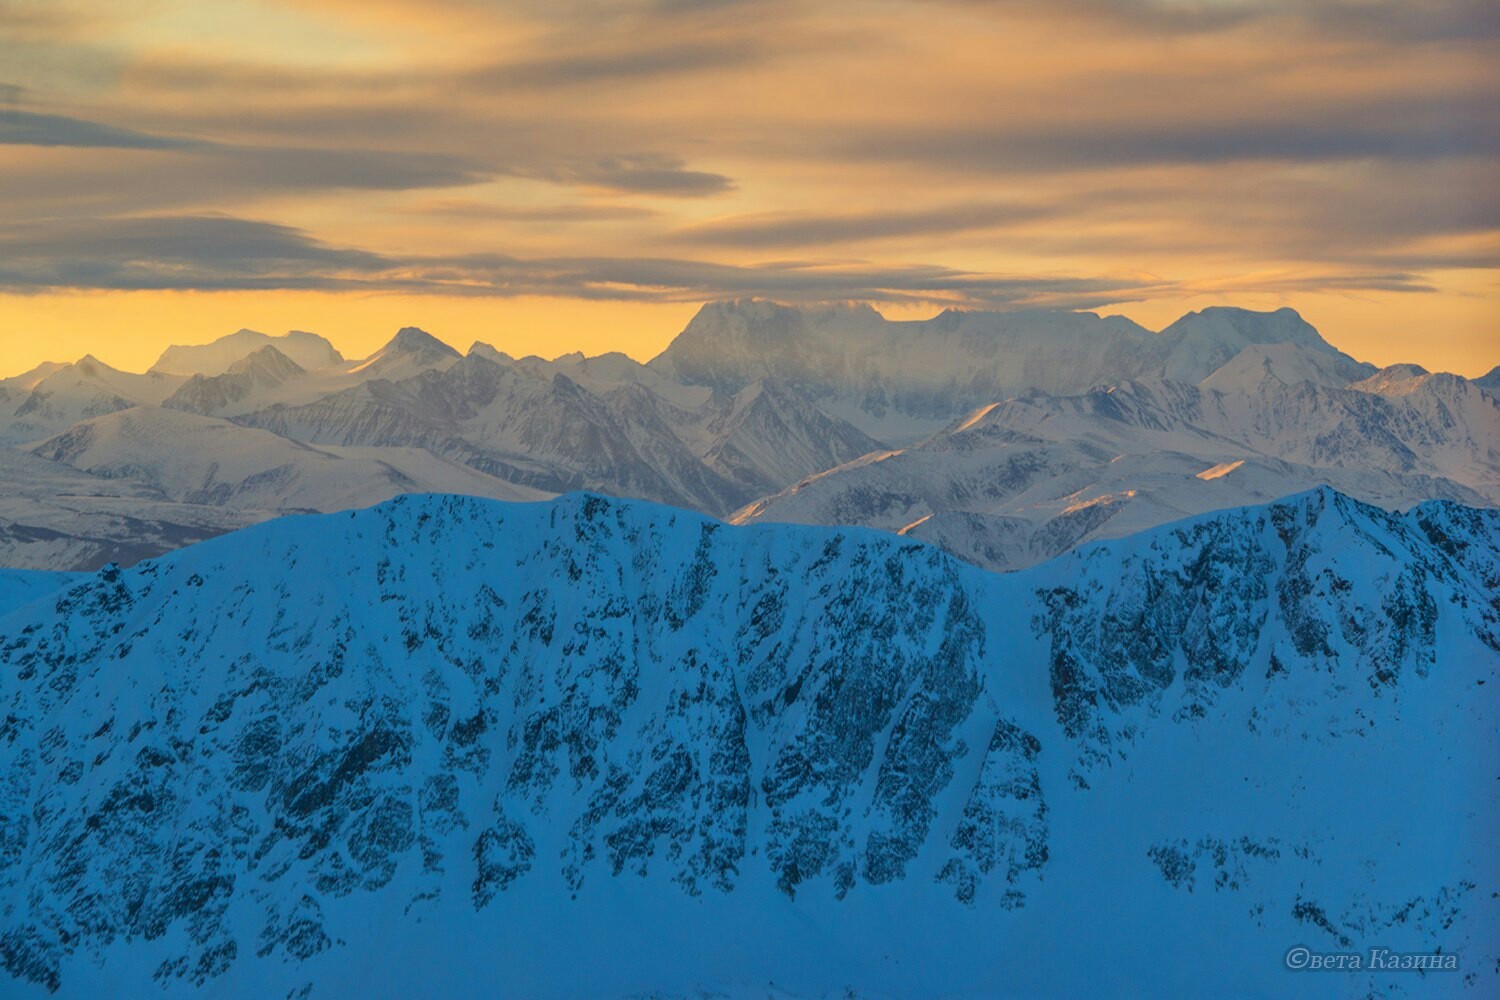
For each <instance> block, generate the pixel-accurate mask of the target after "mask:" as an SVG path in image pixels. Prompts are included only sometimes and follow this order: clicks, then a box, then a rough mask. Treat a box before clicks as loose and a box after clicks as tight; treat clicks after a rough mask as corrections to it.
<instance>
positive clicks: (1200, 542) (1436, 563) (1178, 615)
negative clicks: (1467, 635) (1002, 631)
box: [1034, 488, 1500, 784]
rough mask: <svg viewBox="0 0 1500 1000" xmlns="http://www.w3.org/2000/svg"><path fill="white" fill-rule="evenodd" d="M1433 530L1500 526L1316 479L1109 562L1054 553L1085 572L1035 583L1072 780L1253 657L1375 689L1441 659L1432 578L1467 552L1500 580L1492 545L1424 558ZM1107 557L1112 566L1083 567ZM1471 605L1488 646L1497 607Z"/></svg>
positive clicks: (1089, 551) (1171, 531)
mask: <svg viewBox="0 0 1500 1000" xmlns="http://www.w3.org/2000/svg"><path fill="white" fill-rule="evenodd" d="M1455 521H1457V522H1458V523H1457V524H1455ZM1444 525H1452V526H1453V527H1454V529H1455V530H1454V535H1455V537H1456V538H1457V539H1476V538H1481V537H1484V536H1485V535H1486V534H1487V533H1488V534H1489V535H1490V536H1491V537H1493V535H1494V532H1495V530H1496V528H1497V527H1500V524H1497V523H1496V518H1495V513H1494V512H1493V511H1473V510H1470V509H1468V508H1463V507H1458V506H1457V505H1454V504H1445V503H1433V504H1428V505H1424V507H1422V508H1419V509H1418V510H1417V511H1414V512H1413V513H1412V514H1411V515H1409V516H1407V517H1400V516H1397V515H1393V514H1388V513H1386V512H1384V511H1380V510H1378V509H1376V508H1372V507H1367V506H1365V505H1363V504H1357V503H1356V502H1354V501H1352V500H1349V499H1348V498H1347V497H1344V496H1342V495H1340V494H1338V493H1335V492H1334V491H1332V490H1329V489H1326V488H1324V489H1320V490H1316V491H1313V492H1312V493H1308V494H1304V495H1302V496H1301V497H1297V498H1292V499H1291V500H1289V501H1286V502H1283V503H1280V504H1273V505H1271V506H1269V507H1264V508H1251V509H1248V510H1246V511H1234V512H1229V513H1226V514H1224V515H1221V516H1217V517H1210V518H1201V519H1198V520H1197V521H1195V522H1191V523H1190V524H1189V525H1188V526H1185V527H1181V528H1168V529H1163V531H1162V532H1161V533H1160V537H1161V538H1162V539H1170V540H1171V542H1172V543H1173V544H1170V545H1168V544H1161V543H1156V544H1153V545H1152V546H1151V547H1150V550H1149V551H1139V552H1137V553H1134V554H1131V555H1129V556H1127V557H1126V558H1125V559H1124V560H1123V561H1119V562H1118V563H1116V562H1115V561H1114V558H1113V556H1111V555H1106V553H1107V552H1109V549H1108V548H1107V547H1105V546H1093V547H1089V548H1086V549H1085V550H1083V551H1082V552H1081V553H1080V554H1079V555H1078V556H1076V557H1070V559H1068V560H1063V563H1065V564H1066V563H1068V562H1076V563H1077V564H1078V565H1079V566H1080V571H1081V572H1080V575H1081V576H1082V578H1083V579H1082V582H1080V583H1078V584H1076V585H1069V586H1058V587H1054V588H1050V589H1048V590H1044V591H1040V592H1038V595H1037V596H1038V598H1039V600H1040V602H1041V604H1042V605H1043V607H1044V608H1045V610H1044V611H1043V612H1041V613H1040V614H1038V615H1037V616H1036V618H1035V620H1034V627H1035V629H1036V630H1037V633H1038V634H1039V635H1042V636H1045V637H1046V638H1047V640H1048V643H1049V646H1050V654H1049V655H1050V678H1051V684H1052V695H1053V704H1054V708H1055V711H1056V715H1057V719H1058V721H1059V723H1061V725H1062V727H1063V730H1064V732H1065V733H1067V735H1068V736H1069V737H1071V738H1073V739H1075V740H1077V741H1078V747H1079V751H1078V760H1079V768H1078V769H1077V770H1075V772H1074V774H1073V778H1074V780H1075V781H1077V782H1082V783H1085V784H1086V777H1085V775H1086V773H1087V771H1088V769H1089V768H1090V767H1093V766H1097V765H1099V764H1101V763H1107V761H1108V759H1109V757H1110V756H1111V755H1112V754H1113V753H1121V754H1123V747H1124V745H1125V744H1128V743H1129V742H1130V740H1131V738H1132V734H1133V732H1134V731H1135V730H1136V729H1137V727H1139V726H1140V725H1142V724H1143V720H1147V719H1150V718H1152V717H1154V716H1155V715H1157V714H1158V712H1159V711H1160V710H1161V708H1162V706H1163V705H1164V704H1165V701H1164V693H1165V692H1167V691H1168V690H1169V689H1170V690H1172V691H1173V692H1174V697H1175V698H1176V699H1177V701H1179V702H1180V707H1178V708H1177V709H1176V711H1175V715H1176V717H1179V718H1181V717H1202V716H1203V715H1204V714H1205V713H1206V712H1207V710H1208V709H1209V708H1210V707H1211V706H1213V705H1214V704H1215V703H1216V702H1217V700H1218V698H1219V692H1222V691H1223V690H1225V689H1227V688H1229V687H1231V686H1232V685H1234V684H1235V683H1236V682H1237V681H1238V680H1239V679H1240V677H1241V675H1242V673H1243V671H1244V670H1245V669H1246V667H1247V666H1248V665H1249V664H1251V663H1252V662H1256V661H1257V659H1258V657H1259V656H1260V655H1261V654H1264V657H1263V658H1265V659H1267V662H1268V663H1269V668H1268V669H1267V671H1266V673H1267V676H1268V677H1271V676H1274V675H1275V674H1278V673H1286V672H1287V671H1289V670H1300V671H1319V670H1329V669H1333V668H1336V667H1339V666H1343V668H1344V669H1346V670H1354V671H1358V672H1359V673H1360V674H1361V675H1362V676H1363V679H1364V681H1365V682H1366V683H1367V684H1368V685H1369V686H1370V687H1371V688H1374V689H1380V688H1385V687H1390V686H1393V685H1395V684H1396V683H1397V682H1398V681H1399V679H1400V677H1401V674H1402V672H1403V671H1408V670H1409V671H1412V672H1413V673H1415V674H1416V675H1417V676H1419V677H1421V676H1426V674H1427V672H1428V671H1429V670H1430V669H1431V667H1432V665H1433V664H1434V662H1435V660H1436V656H1437V631H1436V624H1437V618H1438V608H1437V604H1436V601H1435V600H1434V597H1433V594H1432V591H1433V589H1434V584H1435V583H1438V582H1441V583H1443V584H1445V585H1452V586H1455V587H1457V588H1458V589H1460V590H1463V589H1465V586H1466V580H1468V579H1472V574H1473V568H1474V567H1467V566H1465V565H1464V564H1463V563H1462V561H1461V560H1462V557H1463V555H1464V554H1465V553H1466V552H1470V550H1472V551H1471V552H1470V558H1471V560H1472V561H1474V562H1475V564H1476V566H1477V567H1478V568H1479V569H1480V571H1481V575H1483V574H1484V573H1489V574H1490V576H1489V579H1491V580H1493V579H1496V578H1497V577H1500V573H1497V572H1496V570H1495V568H1494V555H1493V552H1494V546H1493V545H1490V546H1488V547H1486V546H1485V545H1484V544H1483V543H1480V544H1474V543H1473V542H1470V541H1462V542H1460V541H1454V540H1451V539H1450V545H1449V549H1450V551H1449V552H1446V553H1445V552H1443V551H1442V550H1441V548H1440V549H1439V550H1438V551H1436V552H1434V551H1433V544H1432V543H1433V542H1434V541H1435V540H1438V539H1447V538H1448V536H1447V535H1446V534H1445V533H1444ZM1350 535H1353V536H1355V539H1356V540H1357V543H1358V544H1359V546H1360V547H1361V548H1363V549H1365V550H1366V551H1367V552H1368V553H1370V554H1371V555H1373V557H1374V560H1375V561H1374V562H1373V563H1372V564H1370V565H1369V567H1368V568H1369V570H1370V575H1368V576H1366V575H1364V574H1361V573H1359V572H1358V570H1360V569H1361V568H1363V567H1362V565H1361V564H1360V563H1359V562H1357V561H1356V562H1354V563H1352V564H1350V565H1349V566H1341V565H1340V564H1339V563H1338V562H1337V561H1336V560H1333V559H1330V555H1331V554H1332V553H1333V552H1336V551H1337V550H1338V548H1339V547H1341V546H1348V545H1349V544H1350V539H1349V536H1350ZM1106 559H1109V560H1110V561H1111V570H1112V573H1113V575H1106V574H1105V573H1102V572H1097V571H1091V569H1092V567H1093V565H1094V564H1096V563H1103V562H1104V561H1105V560H1106ZM1351 569H1352V570H1354V571H1355V572H1351ZM1377 569H1378V571H1379V573H1380V576H1379V577H1378V578H1377V577H1375V576H1374V571H1375V570H1377ZM1465 610H1466V611H1467V610H1471V609H1468V608H1466V609H1465ZM1472 611H1473V612H1475V613H1473V614H1470V615H1468V616H1467V617H1468V619H1469V624H1470V627H1471V628H1473V630H1474V631H1475V633H1476V634H1477V635H1479V636H1480V637H1481V638H1482V639H1483V640H1484V641H1485V642H1487V643H1490V644H1492V645H1493V642H1494V625H1495V621H1496V618H1495V617H1494V615H1493V608H1484V607H1475V608H1473V609H1472ZM1377 693H1378V691H1377Z"/></svg>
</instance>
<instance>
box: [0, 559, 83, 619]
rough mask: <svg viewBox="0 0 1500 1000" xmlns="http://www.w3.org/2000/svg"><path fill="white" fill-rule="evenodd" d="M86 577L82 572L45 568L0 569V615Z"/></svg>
mask: <svg viewBox="0 0 1500 1000" xmlns="http://www.w3.org/2000/svg"><path fill="white" fill-rule="evenodd" d="M84 579H87V576H86V574H83V573H52V572H48V571H45V570H29V569H0V615H6V614H9V613H10V612H12V611H14V610H15V609H16V608H19V607H21V606H22V605H24V604H27V603H29V602H31V601H34V600H37V599H38V598H42V597H46V596H47V595H48V594H50V593H53V592H54V591H58V590H61V589H62V588H63V587H66V586H67V585H68V584H69V583H73V582H77V581H81V580H84Z"/></svg>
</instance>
